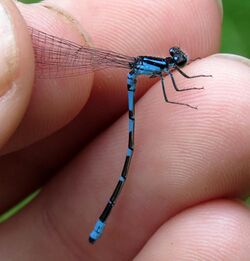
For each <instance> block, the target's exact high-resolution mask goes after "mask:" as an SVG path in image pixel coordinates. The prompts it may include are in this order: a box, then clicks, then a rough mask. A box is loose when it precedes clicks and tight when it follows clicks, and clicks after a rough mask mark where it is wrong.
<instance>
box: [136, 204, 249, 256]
mask: <svg viewBox="0 0 250 261" xmlns="http://www.w3.org/2000/svg"><path fill="white" fill-rule="evenodd" d="M249 221H250V213H249V209H247V208H246V207H244V206H243V205H241V204H239V203H235V202H230V201H226V200H220V201H214V202H209V203H206V204H204V205H200V206H196V207H193V208H191V209H188V210H186V211H184V212H182V213H180V214H178V215H177V216H175V217H173V218H172V219H170V220H169V221H168V222H166V223H165V224H164V225H163V226H162V227H161V228H160V229H159V230H158V231H157V232H156V233H155V234H154V236H153V237H152V238H151V239H150V240H149V242H148V243H147V244H146V246H144V248H143V249H142V250H141V252H140V253H139V255H138V256H137V257H136V258H135V260H136V261H139V260H145V261H147V260H155V261H160V260H247V259H248V257H249V239H250V226H249Z"/></svg>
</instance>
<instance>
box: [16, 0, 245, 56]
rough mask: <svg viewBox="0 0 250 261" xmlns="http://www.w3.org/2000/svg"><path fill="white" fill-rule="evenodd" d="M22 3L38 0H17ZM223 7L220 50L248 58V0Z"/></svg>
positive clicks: (229, 0) (225, 3)
mask: <svg viewBox="0 0 250 261" xmlns="http://www.w3.org/2000/svg"><path fill="white" fill-rule="evenodd" d="M19 1H21V2H24V3H35V2H40V1H39V0H19ZM222 2H223V9H224V18H223V28H222V41H221V52H223V53H234V54H240V55H243V56H246V57H248V58H250V33H249V26H250V0H240V1H236V0H222Z"/></svg>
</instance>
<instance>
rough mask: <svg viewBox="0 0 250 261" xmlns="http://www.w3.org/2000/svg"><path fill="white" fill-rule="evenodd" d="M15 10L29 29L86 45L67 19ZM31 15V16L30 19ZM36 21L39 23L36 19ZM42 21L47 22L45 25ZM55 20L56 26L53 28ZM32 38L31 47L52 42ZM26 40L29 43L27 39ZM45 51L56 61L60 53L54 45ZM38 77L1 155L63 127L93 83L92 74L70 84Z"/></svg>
mask: <svg viewBox="0 0 250 261" xmlns="http://www.w3.org/2000/svg"><path fill="white" fill-rule="evenodd" d="M18 7H19V8H20V11H21V12H22V15H23V16H24V18H25V19H26V22H27V23H28V25H29V26H33V27H35V28H38V29H39V30H41V31H45V32H47V33H48V34H53V35H55V36H57V35H60V36H62V35H63V36H64V38H65V39H71V40H72V41H73V42H75V43H78V44H81V45H88V43H87V42H86V40H85V38H84V35H83V34H82V33H80V32H79V31H78V30H77V28H76V27H75V26H74V25H73V24H72V22H71V21H70V19H69V18H68V20H67V19H65V17H64V16H62V15H59V14H58V13H55V12H51V11H49V10H48V9H45V8H43V7H42V6H40V5H35V6H27V5H23V4H21V3H19V4H18ZM33 12H34V16H32V13H33ZM36 14H39V15H36ZM29 17H32V18H31V22H30V20H29V19H28V18H29ZM39 18H40V20H37V19H39ZM32 19H33V20H32ZM44 20H45V21H46V23H44ZM55 20H56V21H57V24H58V26H54V22H55ZM35 21H39V25H37V26H36V23H35ZM31 34H32V33H31ZM32 35H33V45H38V41H40V45H41V42H43V43H42V45H43V46H44V45H46V44H47V45H49V44H51V45H53V42H50V43H48V39H42V37H44V36H43V35H41V34H40V35H38V36H36V37H37V38H38V39H39V40H38V39H37V38H34V33H33V34H32ZM28 40H29V41H30V39H28ZM52 40H53V39H52ZM52 40H51V41H52ZM43 46H42V47H43ZM47 48H50V49H48V50H50V54H48V53H47V55H55V54H54V53H53V52H55V51H57V52H58V54H57V55H58V57H56V56H55V57H54V59H55V60H56V59H59V56H60V53H59V52H60V51H62V50H58V49H56V48H55V43H54V46H53V47H51V46H47ZM58 48H60V47H58ZM47 52H48V51H47ZM61 55H63V54H61ZM60 59H63V58H60ZM64 59H66V58H64ZM69 62H70V61H69ZM37 71H38V70H37ZM37 75H39V72H37ZM41 77H42V79H36V81H35V85H34V89H33V93H32V97H31V102H30V104H29V108H28V110H27V113H26V115H25V117H24V119H23V121H22V124H21V125H20V127H19V128H18V129H17V131H16V133H15V135H14V136H13V137H12V139H11V141H10V142H9V144H7V146H6V147H5V149H4V150H2V152H1V153H2V154H7V153H9V152H11V151H14V150H18V149H19V148H22V147H27V146H28V145H30V144H31V143H33V142H35V141H37V140H39V139H41V138H44V137H46V136H48V135H50V134H51V133H53V132H55V131H56V130H58V129H60V128H62V127H63V126H65V125H66V124H67V123H69V122H70V121H71V120H72V119H73V118H74V117H75V116H76V115H77V114H78V113H79V111H80V110H81V109H82V108H83V107H84V105H85V104H86V102H87V100H88V98H89V95H90V90H91V86H92V82H93V75H92V74H87V75H84V76H83V75H79V76H78V77H75V78H74V80H73V81H72V78H67V79H63V78H61V77H59V78H56V79H48V78H43V75H42V76H41Z"/></svg>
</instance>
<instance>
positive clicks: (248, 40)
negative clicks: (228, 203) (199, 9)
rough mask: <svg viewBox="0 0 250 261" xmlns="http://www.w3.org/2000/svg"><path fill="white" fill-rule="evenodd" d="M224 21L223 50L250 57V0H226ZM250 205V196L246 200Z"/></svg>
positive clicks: (29, 0)
mask: <svg viewBox="0 0 250 261" xmlns="http://www.w3.org/2000/svg"><path fill="white" fill-rule="evenodd" d="M21 2H24V3H34V2H39V1H35V0H22V1H21ZM223 7H224V21H223V28H222V46H221V51H222V52H226V53H234V54H239V55H243V56H246V57H248V58H249V57H250V33H249V27H250V22H249V16H250V0H240V1H236V0H224V1H223ZM38 193H39V191H36V192H34V193H33V194H32V195H30V196H28V197H27V198H26V199H24V200H23V201H22V202H21V203H19V204H18V205H17V206H16V207H14V208H12V209H11V210H9V211H8V212H6V213H5V214H3V215H0V223H1V222H3V221H5V220H6V219H8V218H9V217H11V216H12V215H14V214H15V213H17V212H18V211H19V210H20V209H22V208H23V207H24V206H26V205H27V204H28V203H29V202H30V201H31V200H32V199H33V198H34V197H36V195H37V194H38ZM246 202H247V204H248V205H249V206H250V197H249V198H248V200H247V201H246Z"/></svg>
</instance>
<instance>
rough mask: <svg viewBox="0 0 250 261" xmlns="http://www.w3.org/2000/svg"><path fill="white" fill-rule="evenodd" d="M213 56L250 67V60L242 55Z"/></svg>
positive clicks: (220, 54)
mask: <svg viewBox="0 0 250 261" xmlns="http://www.w3.org/2000/svg"><path fill="white" fill-rule="evenodd" d="M212 56H213V57H219V58H223V59H228V60H234V61H237V62H241V63H244V64H246V65H247V66H250V59H248V58H246V57H243V56H240V55H237V54H228V53H218V54H214V55H212Z"/></svg>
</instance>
